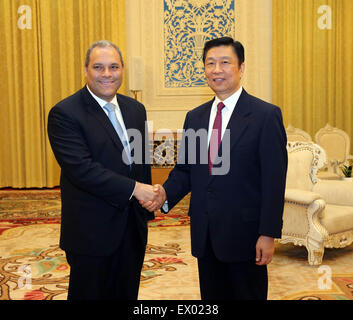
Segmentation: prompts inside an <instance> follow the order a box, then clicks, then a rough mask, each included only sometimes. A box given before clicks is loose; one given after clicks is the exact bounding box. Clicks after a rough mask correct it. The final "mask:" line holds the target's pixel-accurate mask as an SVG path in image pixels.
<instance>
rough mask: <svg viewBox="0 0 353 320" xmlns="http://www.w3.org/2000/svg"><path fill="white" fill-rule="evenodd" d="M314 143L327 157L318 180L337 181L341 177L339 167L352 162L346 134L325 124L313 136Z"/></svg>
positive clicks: (352, 157)
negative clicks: (321, 148)
mask: <svg viewBox="0 0 353 320" xmlns="http://www.w3.org/2000/svg"><path fill="white" fill-rule="evenodd" d="M315 142H316V143H317V144H318V145H320V146H321V147H323V148H324V150H325V152H326V156H327V165H326V166H325V167H324V168H323V170H321V171H320V172H319V173H318V177H319V178H320V179H333V180H338V179H340V178H341V177H342V173H341V170H340V169H339V167H340V166H342V165H343V164H346V163H347V161H350V160H353V156H352V155H350V154H349V152H350V139H349V136H348V134H347V133H346V132H345V131H343V130H341V129H338V128H334V127H331V126H330V125H329V124H326V126H325V127H324V128H321V129H320V130H319V131H318V132H317V133H316V135H315Z"/></svg>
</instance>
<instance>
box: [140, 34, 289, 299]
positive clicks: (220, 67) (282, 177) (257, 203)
mask: <svg viewBox="0 0 353 320" xmlns="http://www.w3.org/2000/svg"><path fill="white" fill-rule="evenodd" d="M203 61H204V65H205V74H206V78H207V82H208V85H209V86H210V87H211V89H212V90H213V91H214V92H215V94H216V97H215V98H214V99H213V100H212V101H209V102H207V103H205V104H203V105H201V106H199V107H198V108H196V109H194V110H191V111H190V112H188V113H187V115H186V119H185V123H184V131H183V139H182V143H181V148H180V151H179V154H178V163H177V164H176V166H175V167H174V169H173V170H172V171H171V173H170V175H169V178H168V180H167V181H166V182H165V183H164V185H163V187H164V189H163V187H162V186H160V187H159V199H158V200H156V201H154V202H152V201H150V202H142V201H141V202H140V203H141V204H143V206H144V207H145V208H147V209H148V210H156V209H157V208H160V207H161V206H162V204H163V203H164V200H165V199H166V200H167V202H165V203H164V205H163V208H162V211H164V212H167V211H168V210H170V209H171V208H173V207H174V206H175V204H176V203H178V202H179V201H180V200H181V199H182V198H183V197H184V196H185V195H186V194H188V193H189V192H190V191H191V199H190V207H189V215H190V221H191V245H192V254H193V255H194V256H195V257H197V258H198V268H199V280H200V290H201V298H202V299H251V300H253V299H261V300H264V299H267V287H268V278H267V264H268V263H270V261H271V259H272V256H273V253H274V238H276V237H280V236H281V229H282V213H283V205H284V190H285V181H286V171H287V151H286V133H285V130H284V127H283V123H282V115H281V110H280V109H279V108H278V107H276V106H274V105H272V104H269V103H266V102H264V101H262V100H260V99H257V98H255V97H253V96H251V95H249V94H248V93H247V92H246V91H245V90H244V89H243V88H242V87H241V85H240V80H241V78H242V75H243V73H244V48H243V46H242V45H241V43H240V42H234V41H233V39H232V38H229V37H223V38H219V39H214V40H211V41H208V42H207V43H206V44H205V47H204V55H203ZM191 129H192V130H193V132H195V136H198V137H201V139H198V138H195V136H194V137H192V136H191V135H190V132H192V131H190V130H191ZM202 132H207V135H206V138H205V139H202ZM205 150H208V153H207V151H206V153H205V152H204V151H205ZM204 154H206V161H205V159H204V158H205V157H204V156H203V155H204ZM217 163H218V166H217ZM219 165H220V166H219Z"/></svg>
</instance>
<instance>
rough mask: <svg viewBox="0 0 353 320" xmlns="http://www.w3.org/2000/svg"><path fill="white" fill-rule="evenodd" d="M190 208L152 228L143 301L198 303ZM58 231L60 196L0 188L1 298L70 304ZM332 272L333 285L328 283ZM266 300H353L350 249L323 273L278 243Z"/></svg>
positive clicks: (331, 256)
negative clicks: (188, 215)
mask: <svg viewBox="0 0 353 320" xmlns="http://www.w3.org/2000/svg"><path fill="white" fill-rule="evenodd" d="M187 206H188V198H186V199H185V200H183V202H181V203H180V204H179V205H178V206H177V207H176V208H175V209H174V210H173V211H172V212H171V213H170V214H169V215H162V214H159V215H157V216H156V219H155V220H153V221H151V222H150V224H149V239H148V246H147V250H146V256H145V262H144V266H143V270H142V275H141V286H140V292H139V299H141V300H198V299H200V294H199V284H198V274H197V264H196V259H195V258H194V257H192V256H191V254H190V235H189V232H190V230H189V219H188V217H187V214H186V212H187ZM59 232H60V191H59V190H26V191H20V190H0V300H64V299H66V297H67V286H68V275H69V266H68V264H67V262H66V259H65V254H64V252H63V251H62V250H61V249H60V248H59V247H58V241H59ZM328 272H330V273H331V274H332V277H331V278H330V279H331V280H332V282H330V283H328V282H327V281H326V282H325V281H323V280H324V279H325V277H324V276H325V275H327V273H328ZM320 284H321V286H320ZM322 284H324V287H322ZM320 288H321V289H320ZM269 299H270V300H281V299H282V300H320V299H321V300H353V246H349V247H347V248H344V249H327V250H326V251H325V256H324V263H323V269H319V268H318V267H312V266H309V265H308V264H307V253H306V249H305V248H303V247H296V246H292V245H279V244H277V245H276V253H275V256H274V259H273V262H272V263H271V264H270V265H269Z"/></svg>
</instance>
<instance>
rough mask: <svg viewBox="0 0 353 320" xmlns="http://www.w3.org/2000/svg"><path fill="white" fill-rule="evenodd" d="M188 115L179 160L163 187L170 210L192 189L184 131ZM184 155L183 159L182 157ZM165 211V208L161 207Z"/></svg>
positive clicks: (185, 123)
mask: <svg viewBox="0 0 353 320" xmlns="http://www.w3.org/2000/svg"><path fill="white" fill-rule="evenodd" d="M188 115H189V114H187V115H186V118H185V122H184V128H183V136H182V141H181V145H180V148H179V152H178V161H177V164H176V165H175V167H174V168H173V170H172V171H171V172H170V174H169V177H168V179H167V181H166V182H165V183H164V184H163V187H164V189H165V191H166V194H167V201H168V210H171V209H172V208H173V207H174V206H175V205H176V204H177V203H178V202H179V201H180V200H181V199H183V198H184V197H185V196H186V195H187V194H188V193H189V192H190V191H191V184H190V164H188V149H187V146H188V142H187V137H185V135H184V133H185V131H186V129H187V128H188ZM181 157H183V159H182V158H181ZM161 210H162V211H163V212H164V210H163V209H161Z"/></svg>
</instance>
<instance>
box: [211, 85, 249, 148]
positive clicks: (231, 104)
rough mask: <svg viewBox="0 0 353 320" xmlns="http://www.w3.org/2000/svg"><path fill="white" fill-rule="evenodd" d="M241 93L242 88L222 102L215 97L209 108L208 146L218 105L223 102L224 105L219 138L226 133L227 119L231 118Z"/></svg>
mask: <svg viewBox="0 0 353 320" xmlns="http://www.w3.org/2000/svg"><path fill="white" fill-rule="evenodd" d="M242 91H243V87H240V88H239V89H238V90H237V91H236V92H234V93H233V94H232V95H231V96H230V97H228V98H227V99H225V100H224V101H221V100H220V99H219V98H218V97H217V96H216V97H215V99H214V101H213V104H212V108H211V114H210V120H209V123H208V140H207V142H208V144H209V143H210V139H211V133H212V128H213V123H214V120H215V118H216V115H217V105H218V103H220V102H223V103H224V105H225V107H224V108H223V109H222V136H221V137H223V135H224V132H225V131H226V128H227V125H228V122H229V119H230V117H231V116H232V113H233V111H234V108H235V105H236V104H237V102H238V100H239V97H240V95H241V93H242Z"/></svg>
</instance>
